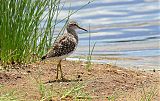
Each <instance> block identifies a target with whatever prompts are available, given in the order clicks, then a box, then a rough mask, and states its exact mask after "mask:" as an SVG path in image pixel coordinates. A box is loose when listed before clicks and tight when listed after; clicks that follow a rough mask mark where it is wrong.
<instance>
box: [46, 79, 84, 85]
mask: <svg viewBox="0 0 160 101" xmlns="http://www.w3.org/2000/svg"><path fill="white" fill-rule="evenodd" d="M78 81H82V79H74V80H69V79H58V80H49V81H47V82H45V83H44V84H47V83H55V82H78Z"/></svg>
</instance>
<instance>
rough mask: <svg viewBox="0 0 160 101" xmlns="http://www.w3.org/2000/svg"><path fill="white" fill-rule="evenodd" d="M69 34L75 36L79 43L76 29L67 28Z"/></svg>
mask: <svg viewBox="0 0 160 101" xmlns="http://www.w3.org/2000/svg"><path fill="white" fill-rule="evenodd" d="M67 33H69V34H71V35H73V36H74V37H75V38H76V40H77V41H78V35H77V34H76V31H75V30H74V29H72V28H67Z"/></svg>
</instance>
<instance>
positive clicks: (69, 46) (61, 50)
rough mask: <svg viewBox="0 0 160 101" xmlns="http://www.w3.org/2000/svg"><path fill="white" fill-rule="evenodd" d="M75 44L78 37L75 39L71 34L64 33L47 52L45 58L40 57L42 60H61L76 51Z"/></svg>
mask: <svg viewBox="0 0 160 101" xmlns="http://www.w3.org/2000/svg"><path fill="white" fill-rule="evenodd" d="M77 44H78V37H77V38H76V37H75V36H74V35H72V34H66V33H65V34H63V35H62V36H61V37H59V38H58V39H57V40H56V41H55V43H54V45H53V47H52V48H51V49H50V50H49V51H48V53H47V54H46V55H45V56H43V57H42V60H43V59H46V58H61V59H63V58H65V57H66V56H68V55H70V54H71V53H73V51H74V50H75V49H76V46H77Z"/></svg>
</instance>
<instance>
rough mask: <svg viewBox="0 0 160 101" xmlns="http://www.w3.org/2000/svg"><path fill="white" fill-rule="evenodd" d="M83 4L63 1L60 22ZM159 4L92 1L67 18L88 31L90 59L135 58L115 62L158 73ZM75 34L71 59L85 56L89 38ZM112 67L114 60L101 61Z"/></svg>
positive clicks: (138, 0) (155, 0)
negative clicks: (90, 49)
mask: <svg viewBox="0 0 160 101" xmlns="http://www.w3.org/2000/svg"><path fill="white" fill-rule="evenodd" d="M87 2H88V1H87V0H67V2H65V6H64V8H63V10H62V12H61V15H60V16H61V17H60V19H63V18H64V16H66V15H67V12H68V10H77V9H78V8H80V7H82V6H83V5H84V4H86V3H87ZM159 11H160V3H159V1H158V0H96V1H94V2H93V3H91V4H89V5H88V6H86V7H84V8H83V9H81V10H80V11H78V12H77V13H76V14H74V15H73V16H71V19H75V20H76V21H77V22H79V24H80V26H82V27H84V28H87V29H89V25H90V33H91V46H93V44H94V42H96V47H95V49H94V51H93V55H99V56H106V57H110V56H112V57H117V56H118V57H120V58H123V57H131V58H136V59H137V58H139V60H134V61H129V60H127V61H126V60H125V61H121V60H116V64H117V65H121V66H126V67H136V68H144V69H153V68H155V69H160V63H159V61H160V43H159V42H160V28H159V25H160V16H159ZM78 32H79V38H80V40H79V46H78V49H77V51H76V52H75V54H74V55H86V54H88V45H89V41H88V39H89V34H88V33H84V32H83V31H78ZM102 61H103V60H102ZM105 61H106V62H105V63H114V62H115V60H105Z"/></svg>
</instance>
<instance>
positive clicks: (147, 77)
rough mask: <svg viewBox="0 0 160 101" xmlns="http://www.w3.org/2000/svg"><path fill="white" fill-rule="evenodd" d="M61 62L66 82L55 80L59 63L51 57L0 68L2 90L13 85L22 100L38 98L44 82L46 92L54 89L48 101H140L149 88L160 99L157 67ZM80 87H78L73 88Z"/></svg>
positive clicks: (0, 91)
mask: <svg viewBox="0 0 160 101" xmlns="http://www.w3.org/2000/svg"><path fill="white" fill-rule="evenodd" d="M62 66H63V67H62V68H63V72H64V75H65V78H66V79H68V81H66V82H55V75H56V63H53V62H51V61H45V62H37V63H34V64H29V65H25V66H18V65H15V66H12V69H8V70H4V69H2V68H1V70H0V85H2V86H3V89H1V90H0V94H5V93H6V92H9V91H11V90H13V89H14V90H16V94H15V96H18V98H20V99H23V101H31V100H33V101H39V100H40V99H42V95H43V93H42V92H41V90H39V87H40V86H39V85H42V84H43V87H44V88H45V89H46V90H45V91H44V92H48V91H50V90H51V91H52V94H51V95H52V96H50V97H49V98H48V99H46V101H58V100H64V101H72V100H75V99H81V100H88V99H90V98H91V100H92V101H108V100H109V99H115V101H131V100H132V101H138V100H140V99H141V98H145V96H146V95H147V94H150V93H149V92H155V94H154V93H153V94H154V96H153V98H152V100H151V101H158V100H160V94H159V88H160V87H159V85H160V80H159V77H160V72H158V71H155V72H153V71H139V70H130V69H124V68H120V67H117V66H113V65H111V64H92V65H91V66H90V67H89V69H87V68H86V67H87V64H86V63H84V62H80V61H63V62H62ZM77 87H79V90H78V91H75V92H72V91H74V90H73V88H75V89H76V88H77ZM67 91H69V92H70V93H68V92H67ZM65 92H66V93H65ZM78 94H82V95H83V96H82V95H78Z"/></svg>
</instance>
